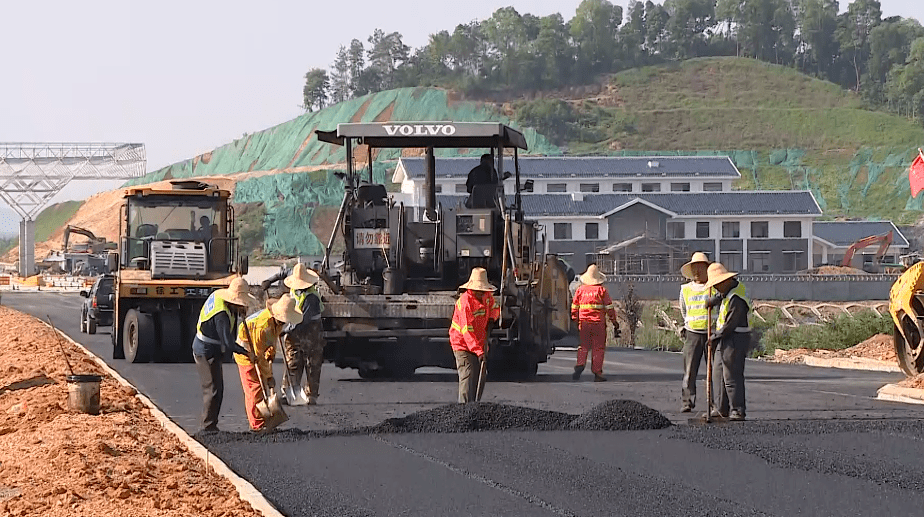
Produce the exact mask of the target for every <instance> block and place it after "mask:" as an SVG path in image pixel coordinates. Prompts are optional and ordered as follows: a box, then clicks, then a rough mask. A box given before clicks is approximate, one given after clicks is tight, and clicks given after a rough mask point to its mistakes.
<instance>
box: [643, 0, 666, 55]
mask: <svg viewBox="0 0 924 517" xmlns="http://www.w3.org/2000/svg"><path fill="white" fill-rule="evenodd" d="M670 18H671V15H670V14H668V13H667V11H666V10H665V9H664V7H662V6H661V5H659V4H656V3H654V2H652V1H651V0H648V1H647V2H645V45H646V46H647V48H648V52H649V54H657V55H661V56H663V55H664V54H665V52H664V50H665V46H666V44H668V43H669V42H670V40H669V37H668V33H667V22H668V21H669V20H670Z"/></svg>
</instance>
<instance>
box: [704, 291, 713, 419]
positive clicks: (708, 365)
mask: <svg viewBox="0 0 924 517" xmlns="http://www.w3.org/2000/svg"><path fill="white" fill-rule="evenodd" d="M706 400H707V402H706V414H705V415H704V416H703V420H705V422H706V423H707V424H710V423H712V307H708V308H707V309H706Z"/></svg>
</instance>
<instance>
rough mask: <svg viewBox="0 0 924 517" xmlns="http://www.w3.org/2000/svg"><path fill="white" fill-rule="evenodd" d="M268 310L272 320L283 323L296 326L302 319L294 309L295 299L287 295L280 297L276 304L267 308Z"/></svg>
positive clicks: (300, 314)
mask: <svg viewBox="0 0 924 517" xmlns="http://www.w3.org/2000/svg"><path fill="white" fill-rule="evenodd" d="M269 310H270V313H271V314H272V315H273V317H274V318H276V319H277V320H279V321H281V322H283V323H291V324H292V325H298V324H299V323H301V322H302V319H303V318H304V315H303V314H302V313H301V312H298V309H297V308H296V307H295V298H292V297H291V296H289V295H288V293H286V294H284V295H282V297H281V298H279V300H277V301H276V303H274V304H273V305H271V306H270V307H269Z"/></svg>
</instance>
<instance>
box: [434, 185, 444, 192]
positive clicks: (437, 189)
mask: <svg viewBox="0 0 924 517" xmlns="http://www.w3.org/2000/svg"><path fill="white" fill-rule="evenodd" d="M442 191H443V186H442V185H437V186H436V193H437V194H439V193H440V192H442Z"/></svg>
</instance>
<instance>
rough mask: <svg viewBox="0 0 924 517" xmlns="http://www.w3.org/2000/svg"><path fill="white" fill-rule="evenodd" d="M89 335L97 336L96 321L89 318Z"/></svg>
mask: <svg viewBox="0 0 924 517" xmlns="http://www.w3.org/2000/svg"><path fill="white" fill-rule="evenodd" d="M87 334H96V320H95V319H93V318H91V317H90V316H89V315H88V316H87Z"/></svg>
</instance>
